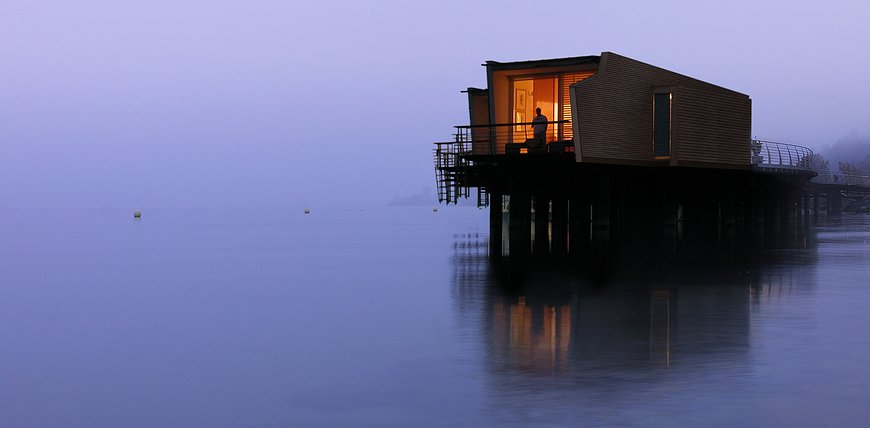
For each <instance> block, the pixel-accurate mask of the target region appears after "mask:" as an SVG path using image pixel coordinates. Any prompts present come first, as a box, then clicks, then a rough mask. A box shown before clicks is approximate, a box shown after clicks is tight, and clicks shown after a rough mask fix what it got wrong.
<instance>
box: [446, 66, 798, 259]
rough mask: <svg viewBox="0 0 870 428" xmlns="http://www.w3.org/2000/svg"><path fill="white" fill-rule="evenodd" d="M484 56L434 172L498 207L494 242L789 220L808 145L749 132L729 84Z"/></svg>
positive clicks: (644, 69)
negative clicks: (462, 120)
mask: <svg viewBox="0 0 870 428" xmlns="http://www.w3.org/2000/svg"><path fill="white" fill-rule="evenodd" d="M484 66H485V67H486V81H487V88H483V89H481V88H468V89H467V90H466V91H464V92H465V93H467V96H468V109H469V124H467V125H458V126H455V130H456V132H455V134H454V140H453V141H448V142H439V143H435V150H434V154H435V171H436V179H437V182H438V197H439V200H440V201H441V202H446V203H448V204H449V203H456V202H457V201H458V199H460V198H467V197H469V196H470V195H471V193H470V189H475V188H476V189H477V190H478V192H477V196H478V201H477V202H478V204H479V205H480V206H488V205H491V204H492V205H494V208H493V209H492V210H491V218H490V228H491V235H492V241H491V245H490V247H491V249H493V250H494V251H496V252H500V253H504V254H508V253H516V251H512V252H509V251H506V250H504V249H505V248H507V247H508V246H513V247H514V248H517V247H520V248H522V249H523V250H522V251H520V253H521V254H524V253H527V251H526V247H528V245H527V244H530V243H531V244H532V245H536V246H537V247H538V248H537V250H536V251H535V252H550V251H553V252H564V251H566V250H567V249H569V248H570V247H571V242H574V244H575V245H574V246H575V247H576V246H577V244H578V243H579V242H580V241H583V242H585V241H589V240H593V235H594V234H595V233H594V231H595V230H604V231H605V232H604V233H605V234H606V235H608V236H609V237H610V238H613V237H616V236H617V235H619V234H620V233H621V232H620V231H630V232H631V233H635V232H640V234H641V235H643V234H644V233H647V232H649V231H651V230H660V229H661V228H662V226H664V227H666V228H673V229H674V231H675V232H674V233H675V235H676V236H678V237H679V236H682V235H684V231H685V230H686V229H688V230H690V231H691V230H695V231H696V232H697V233H695V234H696V235H698V236H701V237H702V238H704V237H705V236H707V235H710V234H711V233H715V234H718V236H720V237H721V235H722V230H723V228H724V229H739V230H740V231H741V232H743V233H750V234H751V233H752V232H751V231H752V230H758V229H760V228H759V227H755V228H753V227H752V225H753V224H755V223H762V222H764V223H770V224H771V225H773V224H775V223H777V222H779V219H784V220H783V221H782V222H785V223H788V221H791V220H793V217H794V215H795V210H794V205H795V203H794V201H795V200H797V198H798V197H799V189H800V187H801V186H802V185H803V183H805V182H806V181H807V180H808V178H809V177H810V176H812V175H813V174H814V173H813V172H812V171H811V170H810V169H809V168H807V167H806V165H805V162H806V159H807V155H809V154H811V153H812V152H811V151H809V150H808V149H805V148H801V147H797V146H791V145H781V146H776V148H777V151H776V152H775V153H772V152H771V151H770V150H769V146H771V145H772V144H775V143H768V142H758V141H753V140H752V136H751V133H752V100H751V99H750V97H749V96H748V95H746V94H742V93H740V92H737V91H734V90H731V89H727V88H723V87H721V86H717V85H714V84H711V83H707V82H704V81H701V80H698V79H695V78H692V77H688V76H685V75H682V74H679V73H676V72H674V71H670V70H666V69H664V68H660V67H656V66H653V65H650V64H646V63H643V62H641V61H637V60H634V59H631V58H627V57H625V56H622V55H618V54H615V53H612V52H603V53H601V54H600V55H590V56H580V57H571V58H559V59H543V60H533V61H517V62H497V61H486V63H485V64H484ZM545 118H546V119H545ZM543 123H546V126H543ZM544 128H545V129H544ZM763 145H766V146H767V151H766V152H764V153H762V150H761V149H762V147H763ZM783 150H784V151H783ZM765 153H766V157H765ZM773 157H776V159H773ZM762 164H764V165H765V166H769V165H770V164H775V165H776V166H777V167H778V169H775V171H776V172H777V173H779V174H778V175H777V177H776V178H777V180H773V179H772V178H771V177H770V176H765V177H761V178H759V175H758V174H757V173H758V172H759V171H760V169H759V166H761V165H762ZM765 171H768V172H769V171H771V169H767V170H765ZM796 192H797V193H796ZM773 196H776V197H775V198H773ZM769 200H775V203H773V204H771V203H769ZM766 201H767V202H766ZM499 206H500V207H501V208H502V209H498V208H496V207H499ZM789 207H791V208H789ZM542 212H547V214H548V216H547V219H548V221H547V222H546V223H544V222H541V221H540V218H541V213H542ZM764 212H767V215H763V213H764ZM536 213H537V217H538V219H539V220H538V221H537V222H535V220H534V218H535V216H536ZM789 219H791V220H789ZM571 225H573V226H571ZM684 226H685V227H684ZM769 229H770V228H769ZM716 230H718V232H716ZM777 230H779V229H777ZM544 234H546V235H547V239H546V240H545V241H546V242H544V240H542V239H541V236H543V235H544ZM666 234H667V233H666ZM572 235H575V236H573V238H572ZM535 236H537V237H538V238H537V239H535ZM499 237H502V238H503V239H499ZM529 237H530V242H527V241H529V239H527V238H529ZM599 240H600V237H599Z"/></svg>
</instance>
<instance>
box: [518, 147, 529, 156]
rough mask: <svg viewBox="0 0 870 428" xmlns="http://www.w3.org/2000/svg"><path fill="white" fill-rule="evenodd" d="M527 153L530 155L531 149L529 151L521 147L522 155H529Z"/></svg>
mask: <svg viewBox="0 0 870 428" xmlns="http://www.w3.org/2000/svg"><path fill="white" fill-rule="evenodd" d="M527 153H529V149H527V148H525V147H520V154H521V155H524V154H527Z"/></svg>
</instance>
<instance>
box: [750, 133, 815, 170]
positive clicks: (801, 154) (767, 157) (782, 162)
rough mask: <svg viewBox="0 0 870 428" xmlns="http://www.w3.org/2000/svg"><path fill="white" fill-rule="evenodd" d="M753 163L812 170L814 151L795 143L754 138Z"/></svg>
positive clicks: (755, 164) (766, 166) (762, 166)
mask: <svg viewBox="0 0 870 428" xmlns="http://www.w3.org/2000/svg"><path fill="white" fill-rule="evenodd" d="M750 144H751V146H750V148H751V150H752V165H754V166H757V167H761V168H778V169H804V170H812V169H813V167H812V164H811V161H812V158H813V151H812V150H810V149H809V148H807V147H803V146H798V145H795V144H786V143H778V142H776V141H765V140H752V143H750Z"/></svg>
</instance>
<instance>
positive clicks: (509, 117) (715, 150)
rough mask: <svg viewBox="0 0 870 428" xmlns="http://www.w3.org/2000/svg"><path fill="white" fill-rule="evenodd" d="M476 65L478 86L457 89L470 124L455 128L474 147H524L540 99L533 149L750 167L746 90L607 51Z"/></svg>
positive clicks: (622, 160) (592, 158) (585, 157)
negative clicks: (482, 71)
mask: <svg viewBox="0 0 870 428" xmlns="http://www.w3.org/2000/svg"><path fill="white" fill-rule="evenodd" d="M485 66H486V80H487V85H488V88H487V89H477V88H469V89H468V90H467V93H468V106H469V113H470V115H469V119H470V125H469V126H459V127H457V129H458V130H459V132H460V133H465V135H463V136H464V137H467V138H465V139H466V140H468V141H470V142H471V143H472V150H473V153H474V154H476V155H499V154H511V153H522V154H525V153H529V152H534V151H535V150H534V147H529V146H530V145H532V144H531V143H532V142H531V141H529V140H531V139H532V124H531V122H532V119H533V118H534V117H535V115H536V113H535V111H536V109H537V108H540V109H541V113H542V114H543V115H544V116H546V117H547V118H548V119H550V121H549V126H548V127H547V132H546V145H547V147H546V150H543V151H545V152H566V151H567V152H573V153H574V156H575V158H576V161H577V162H593V163H619V164H631V165H657V166H677V165H691V166H705V167H715V168H723V167H724V168H743V169H748V168H749V167H750V144H749V142H750V140H751V135H750V132H751V127H752V101H751V100H750V98H749V96H748V95H745V94H741V93H739V92H736V91H733V90H730V89H726V88H723V87H720V86H716V85H713V84H710V83H706V82H703V81H700V80H697V79H693V78H691V77H687V76H684V75H682V74H679V73H675V72H673V71H669V70H665V69H663V68H659V67H655V66H652V65H649V64H645V63H643V62H640V61H637V60H633V59H631V58H627V57H624V56H621V55H617V54H615V53H612V52H603V53H602V54H601V55H594V56H582V57H574V58H561V59H546V60H536V61H519V62H497V61H487V62H486V64H485ZM572 147H573V149H572ZM529 149H532V150H529Z"/></svg>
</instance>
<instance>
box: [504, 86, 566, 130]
mask: <svg viewBox="0 0 870 428" xmlns="http://www.w3.org/2000/svg"><path fill="white" fill-rule="evenodd" d="M558 81H559V79H558V78H557V77H555V76H550V77H533V78H523V79H514V81H513V85H512V86H513V103H512V107H513V115H512V116H513V123H517V124H522V123H530V122H531V121H532V119H534V118H535V115H536V112H535V109H538V108H540V109H541V114H543V115H544V116H547V120H548V121H555V120H558V119H557V114H558V111H559V96H558V94H559V87H558ZM513 128H514V129H513V142H515V143H522V142H524V141H526V140H527V139H529V138H532V136H533V132H532V127H531V126H529V125H517V126H514V127H513ZM556 135H558V128H557V127H556V126H553V124H550V125H549V126H548V127H547V141H553V140H555V139H556Z"/></svg>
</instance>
